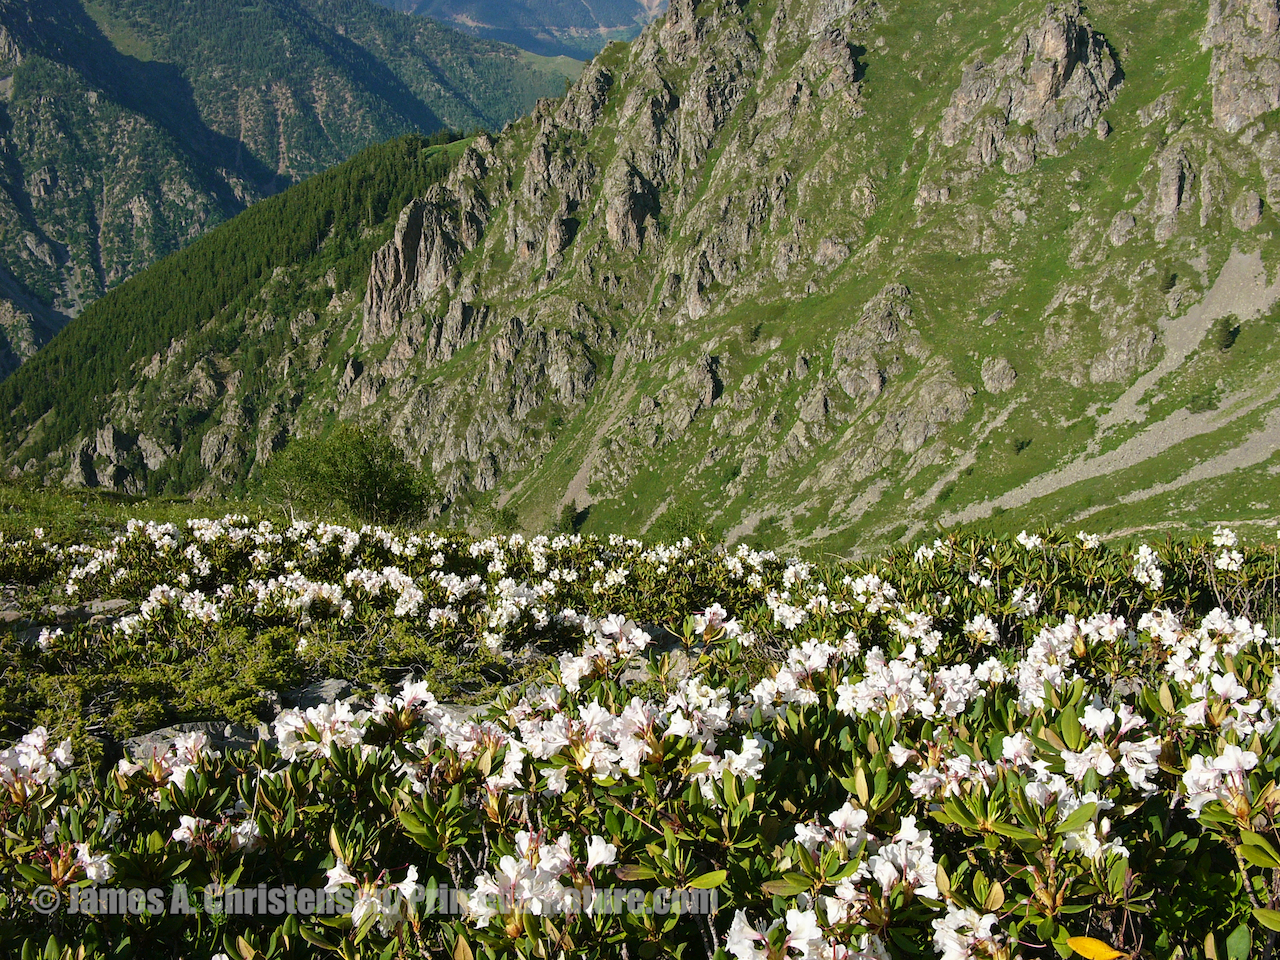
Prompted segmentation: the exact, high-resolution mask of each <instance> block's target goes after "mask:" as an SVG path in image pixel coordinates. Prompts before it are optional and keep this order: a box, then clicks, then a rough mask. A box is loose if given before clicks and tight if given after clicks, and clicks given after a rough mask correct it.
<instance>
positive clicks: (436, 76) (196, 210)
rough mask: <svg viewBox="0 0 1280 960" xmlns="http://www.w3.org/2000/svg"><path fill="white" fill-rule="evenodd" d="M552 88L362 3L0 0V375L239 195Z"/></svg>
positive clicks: (258, 192)
mask: <svg viewBox="0 0 1280 960" xmlns="http://www.w3.org/2000/svg"><path fill="white" fill-rule="evenodd" d="M563 82H564V81H563V78H562V76H560V75H558V74H556V73H554V72H551V71H546V70H542V69H541V68H539V67H537V66H534V65H531V64H529V63H528V62H526V59H525V58H523V57H522V55H521V54H520V53H519V51H516V50H513V49H511V48H509V47H501V46H497V45H495V44H492V43H488V42H485V41H480V40H476V39H475V38H472V37H468V36H464V35H462V34H458V33H456V32H454V31H451V30H448V29H446V28H443V27H440V26H438V25H436V24H434V23H431V22H429V21H425V20H420V19H415V18H410V17H404V16H398V15H396V14H393V13H391V12H390V11H387V10H384V9H382V8H380V7H377V6H375V5H373V4H372V3H369V2H365V0H269V2H267V3H263V4H259V5H257V6H254V7H246V6H244V5H242V4H238V3H231V2H229V0H209V2H202V3H199V4H181V3H177V2H170V0H96V2H93V3H90V4H88V5H85V6H82V5H81V4H80V2H78V0H48V2H42V3H40V4H34V5H33V4H28V3H21V2H18V0H0V188H2V189H0V262H2V263H3V264H4V267H5V274H4V275H3V276H0V296H3V298H4V299H3V305H0V312H3V317H0V326H2V327H3V330H0V374H4V373H7V372H9V371H10V370H11V369H12V368H13V367H14V366H16V365H17V363H19V362H21V361H22V360H24V359H26V358H27V357H29V356H30V355H31V354H32V353H33V352H34V350H35V349H36V348H38V347H39V346H40V345H41V344H42V343H43V342H46V341H47V339H48V337H49V335H50V334H51V333H52V332H53V331H55V330H56V329H58V328H59V327H60V326H61V325H62V323H64V322H65V320H66V318H67V317H69V316H73V315H74V314H76V313H77V312H78V311H79V310H80V309H82V308H83V306H84V305H85V304H87V303H89V302H91V301H92V300H93V299H95V298H96V297H98V296H100V295H101V294H102V293H103V291H104V290H106V289H109V288H110V287H113V286H115V285H116V284H118V283H119V282H120V281H121V280H123V279H124V278H125V277H128V276H131V275H133V274H134V273H136V272H137V271H138V270H140V269H141V268H142V267H144V266H146V265H147V264H149V263H152V262H154V261H155V260H156V259H158V258H159V257H161V256H163V255H164V254H166V253H169V252H172V251H173V250H175V249H178V248H179V247H181V246H183V245H184V244H186V243H189V242H190V241H191V240H193V239H194V238H195V237H196V236H198V235H199V234H200V233H201V232H203V231H204V230H205V229H207V228H208V227H209V226H211V225H212V224H214V223H217V222H219V221H222V220H225V219H226V218H227V217H229V216H232V215H234V214H235V213H236V212H238V211H239V210H242V209H243V208H244V206H245V205H246V204H248V203H251V202H253V201H255V200H257V199H260V198H262V197H264V196H268V195H270V194H272V193H275V192H277V191H278V190H279V189H281V188H282V187H284V186H287V185H288V184H290V183H292V182H295V181H297V180H299V179H302V178H304V177H307V176H311V175H313V174H315V173H317V172H319V171H320V170H323V169H325V168H327V167H329V166H332V165H333V164H335V163H337V162H339V161H341V160H343V159H345V158H346V157H349V156H351V155H352V154H353V153H354V152H355V151H356V150H358V149H360V148H361V147H363V146H365V145H367V144H369V143H375V142H382V141H385V140H386V139H388V138H389V137H392V136H394V135H396V134H399V133H403V132H406V131H410V130H423V131H428V132H429V131H433V130H438V129H441V128H442V127H446V126H454V127H459V128H465V127H475V126H491V127H495V128H496V127H499V126H501V125H502V124H503V123H505V122H507V121H508V120H510V119H511V118H512V117H514V116H517V115H518V114H520V113H522V112H524V111H525V110H527V109H529V108H530V107H531V106H532V105H533V103H534V102H535V100H536V98H537V97H538V96H542V95H546V94H551V93H558V92H560V91H562V90H563Z"/></svg>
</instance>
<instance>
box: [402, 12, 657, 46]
mask: <svg viewBox="0 0 1280 960" xmlns="http://www.w3.org/2000/svg"><path fill="white" fill-rule="evenodd" d="M378 2H379V3H381V4H382V5H383V6H385V7H390V8H391V9H393V10H400V11H403V12H404V13H413V14H419V15H422V16H427V17H431V18H433V19H435V20H439V21H440V22H441V23H447V24H449V25H450V26H452V27H454V28H456V29H458V30H463V31H466V32H468V33H472V34H475V35H476V36H478V37H485V38H487V39H489V40H498V41H501V42H503V43H513V44H515V45H516V46H517V47H520V48H522V49H524V50H530V51H532V52H534V53H537V54H541V55H543V56H548V57H558V56H569V57H575V58H578V59H584V58H590V57H592V56H594V55H595V54H596V53H598V52H599V51H600V49H601V48H602V47H604V46H605V44H607V43H608V42H609V41H610V40H630V39H632V38H633V37H635V36H636V34H637V33H639V32H640V28H641V27H643V26H644V25H645V24H646V23H648V22H649V21H650V20H652V19H653V18H654V17H655V16H657V15H658V14H659V13H660V12H661V11H662V9H663V8H664V7H665V6H666V3H665V0H594V2H592V3H589V4H588V3H583V2H582V0H378Z"/></svg>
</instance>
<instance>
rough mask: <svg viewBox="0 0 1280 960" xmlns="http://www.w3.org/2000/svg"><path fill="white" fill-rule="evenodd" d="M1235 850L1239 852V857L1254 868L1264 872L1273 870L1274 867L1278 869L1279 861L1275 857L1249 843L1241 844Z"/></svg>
mask: <svg viewBox="0 0 1280 960" xmlns="http://www.w3.org/2000/svg"><path fill="white" fill-rule="evenodd" d="M1236 849H1238V850H1239V851H1240V856H1242V857H1244V858H1245V859H1246V860H1248V861H1249V862H1250V863H1251V864H1253V865H1254V866H1255V867H1262V868H1263V869H1264V870H1274V869H1275V868H1276V867H1280V860H1276V858H1275V857H1273V856H1271V855H1270V854H1269V853H1267V851H1265V850H1263V849H1262V848H1261V847H1255V846H1254V845H1253V844H1251V843H1242V844H1240V846H1239V847H1237V848H1236Z"/></svg>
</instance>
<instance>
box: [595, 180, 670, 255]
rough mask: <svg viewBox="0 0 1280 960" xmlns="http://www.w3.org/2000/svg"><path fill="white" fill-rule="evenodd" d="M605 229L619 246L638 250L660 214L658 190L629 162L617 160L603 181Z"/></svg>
mask: <svg viewBox="0 0 1280 960" xmlns="http://www.w3.org/2000/svg"><path fill="white" fill-rule="evenodd" d="M604 200H605V204H606V209H605V215H604V227H605V232H606V233H607V234H608V235H609V239H610V240H611V241H613V243H614V244H615V245H616V246H617V247H618V249H619V250H628V251H632V252H635V253H639V252H640V250H641V248H642V247H643V246H644V239H645V234H646V233H647V232H648V231H649V229H651V227H652V225H653V222H654V217H655V215H656V214H657V208H658V202H657V190H656V189H655V188H654V186H653V184H652V183H651V182H649V181H647V180H646V179H645V178H644V177H643V176H642V175H641V174H640V171H639V170H637V169H636V168H635V167H633V166H632V165H631V164H630V163H628V162H625V161H621V162H617V163H615V164H614V166H613V167H612V168H611V169H610V171H609V174H608V175H607V176H606V177H605V182H604Z"/></svg>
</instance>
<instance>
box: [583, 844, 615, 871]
mask: <svg viewBox="0 0 1280 960" xmlns="http://www.w3.org/2000/svg"><path fill="white" fill-rule="evenodd" d="M617 862H618V848H617V847H616V846H614V845H613V844H612V843H609V842H608V841H607V840H605V838H604V837H598V836H592V837H591V839H590V841H588V843H587V872H588V873H590V872H591V871H592V870H593V869H594V868H596V867H607V866H609V865H611V864H614V863H617Z"/></svg>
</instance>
